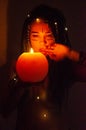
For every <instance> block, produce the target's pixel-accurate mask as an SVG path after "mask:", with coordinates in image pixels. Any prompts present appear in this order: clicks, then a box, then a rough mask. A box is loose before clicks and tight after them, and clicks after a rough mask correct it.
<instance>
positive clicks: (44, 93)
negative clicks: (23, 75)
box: [3, 58, 86, 130]
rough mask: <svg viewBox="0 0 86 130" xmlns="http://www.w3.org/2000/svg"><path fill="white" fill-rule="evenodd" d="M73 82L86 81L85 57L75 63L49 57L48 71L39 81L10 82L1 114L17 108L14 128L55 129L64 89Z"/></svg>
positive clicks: (57, 125) (32, 129)
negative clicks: (34, 82) (57, 60)
mask: <svg viewBox="0 0 86 130" xmlns="http://www.w3.org/2000/svg"><path fill="white" fill-rule="evenodd" d="M75 81H86V58H85V59H84V60H83V61H81V62H78V63H77V62H72V61H70V60H68V59H65V60H63V61H60V62H55V61H52V60H49V73H48V76H47V77H46V78H45V80H44V81H43V82H41V83H38V84H31V85H30V84H29V83H24V82H22V81H20V80H17V79H14V80H13V79H12V80H11V81H10V83H9V85H10V95H9V99H7V103H6V104H5V107H4V109H3V113H4V114H9V112H11V111H12V110H13V109H15V107H17V110H18V117H17V126H16V130H58V129H59V120H60V119H59V118H60V117H59V112H60V110H61V107H62V106H61V105H62V102H63V101H64V98H65V91H66V92H67V91H68V88H69V87H70V86H71V85H72V84H73V83H74V82H75Z"/></svg>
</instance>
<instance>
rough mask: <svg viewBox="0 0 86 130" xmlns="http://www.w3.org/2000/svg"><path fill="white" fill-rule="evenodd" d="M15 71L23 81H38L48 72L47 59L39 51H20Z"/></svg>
mask: <svg viewBox="0 0 86 130" xmlns="http://www.w3.org/2000/svg"><path fill="white" fill-rule="evenodd" d="M16 72H17V74H18V76H19V78H20V79H21V80H22V81H24V82H40V81H42V80H44V78H45V77H46V76H47V74H48V61H47V59H46V57H45V56H44V55H43V54H42V53H40V52H34V51H33V49H32V48H31V49H30V52H24V53H22V54H21V55H20V56H19V57H18V59H17V62H16Z"/></svg>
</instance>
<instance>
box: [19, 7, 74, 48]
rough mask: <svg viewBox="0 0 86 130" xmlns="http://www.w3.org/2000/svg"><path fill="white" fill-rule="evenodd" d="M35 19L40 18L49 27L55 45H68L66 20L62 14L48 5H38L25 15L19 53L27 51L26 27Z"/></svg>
mask: <svg viewBox="0 0 86 130" xmlns="http://www.w3.org/2000/svg"><path fill="white" fill-rule="evenodd" d="M36 18H41V19H43V20H45V21H47V23H48V24H49V25H50V27H51V30H52V32H53V35H54V36H55V40H56V43H61V44H65V45H67V46H69V47H70V46H71V45H70V41H69V38H68V34H67V33H68V32H67V27H66V20H65V17H64V15H63V14H62V12H61V11H60V10H58V9H56V8H52V7H50V6H48V5H39V6H37V7H35V8H34V9H33V10H32V11H30V12H29V14H27V18H26V19H25V22H24V25H23V31H22V39H21V51H27V50H28V49H27V48H28V46H29V30H28V26H29V25H30V24H31V23H32V22H33V20H35V19H36Z"/></svg>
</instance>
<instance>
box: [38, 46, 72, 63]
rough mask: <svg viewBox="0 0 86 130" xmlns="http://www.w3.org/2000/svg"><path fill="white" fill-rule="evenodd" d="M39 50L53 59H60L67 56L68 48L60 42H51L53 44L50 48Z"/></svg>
mask: <svg viewBox="0 0 86 130" xmlns="http://www.w3.org/2000/svg"><path fill="white" fill-rule="evenodd" d="M40 51H41V52H42V53H43V54H44V55H48V56H49V57H50V58H51V59H53V60H55V61H60V60H63V59H64V58H66V57H68V55H69V52H70V49H69V48H68V47H67V46H65V45H62V44H53V46H51V47H50V48H48V49H41V50H40Z"/></svg>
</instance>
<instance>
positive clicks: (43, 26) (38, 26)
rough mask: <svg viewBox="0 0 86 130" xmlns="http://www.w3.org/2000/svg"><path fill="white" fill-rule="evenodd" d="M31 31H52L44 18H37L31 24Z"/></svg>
mask: <svg viewBox="0 0 86 130" xmlns="http://www.w3.org/2000/svg"><path fill="white" fill-rule="evenodd" d="M30 30H31V31H39V30H44V31H46V30H47V31H51V29H50V27H49V25H48V23H46V22H45V21H43V20H40V19H36V20H35V21H34V22H33V23H32V24H31V26H30Z"/></svg>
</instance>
